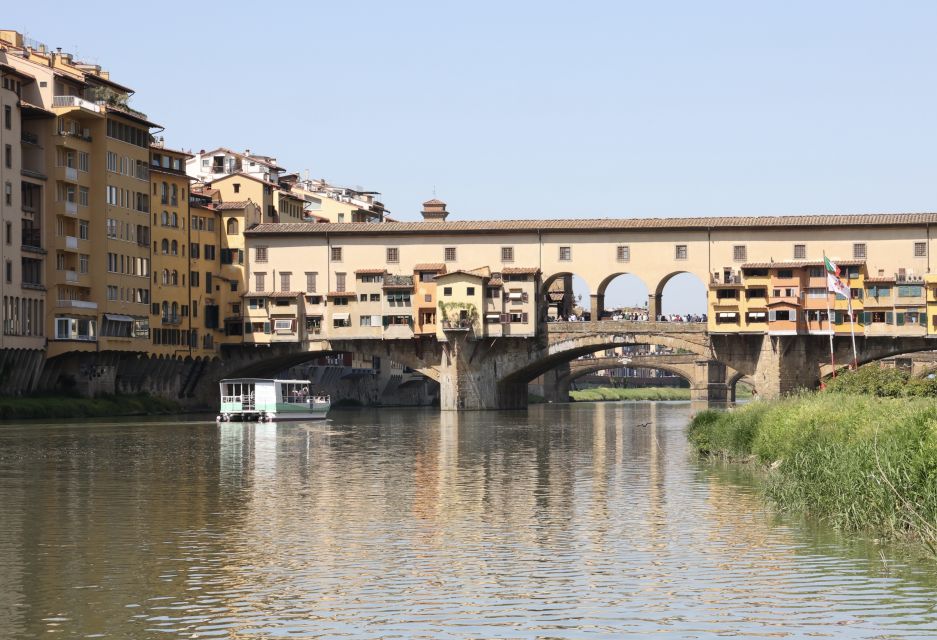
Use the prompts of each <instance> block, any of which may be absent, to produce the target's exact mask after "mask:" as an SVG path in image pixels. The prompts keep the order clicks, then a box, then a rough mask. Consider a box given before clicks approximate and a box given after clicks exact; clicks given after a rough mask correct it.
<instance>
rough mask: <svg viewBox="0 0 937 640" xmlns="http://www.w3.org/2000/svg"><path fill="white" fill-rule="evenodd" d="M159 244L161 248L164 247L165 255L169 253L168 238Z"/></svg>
mask: <svg viewBox="0 0 937 640" xmlns="http://www.w3.org/2000/svg"><path fill="white" fill-rule="evenodd" d="M159 246H160V249H162V251H163V255H166V254H168V253H169V240H167V239H166V238H163V241H162V243H160V245H159Z"/></svg>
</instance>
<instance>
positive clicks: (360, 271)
mask: <svg viewBox="0 0 937 640" xmlns="http://www.w3.org/2000/svg"><path fill="white" fill-rule="evenodd" d="M384 273H387V269H357V270H355V275H359V274H360V275H365V276H376V275H381V274H384Z"/></svg>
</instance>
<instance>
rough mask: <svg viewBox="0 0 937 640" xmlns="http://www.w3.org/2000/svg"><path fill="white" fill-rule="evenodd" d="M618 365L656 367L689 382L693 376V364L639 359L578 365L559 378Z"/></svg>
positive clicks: (579, 376) (569, 378)
mask: <svg viewBox="0 0 937 640" xmlns="http://www.w3.org/2000/svg"><path fill="white" fill-rule="evenodd" d="M620 367H636V368H641V369H657V370H658V371H666V372H667V373H672V374H674V375H675V376H680V377H681V378H683V379H684V380H686V381H687V382H689V383H692V382H693V380H692V377H693V372H692V369H693V365H692V364H687V365H679V364H662V363H654V362H648V360H641V361H638V362H628V363H624V364H623V363H617V364H616V363H613V362H605V363H604V364H596V365H593V366H589V367H578V368H576V369H575V370H571V371H570V373H569V375H568V376H564V377H563V378H561V379H560V380H561V382H573V381H574V380H577V379H579V378H581V377H583V376H587V375H590V374H593V373H597V372H599V371H606V370H608V369H618V368H620Z"/></svg>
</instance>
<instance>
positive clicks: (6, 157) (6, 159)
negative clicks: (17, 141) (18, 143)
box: [3, 144, 13, 169]
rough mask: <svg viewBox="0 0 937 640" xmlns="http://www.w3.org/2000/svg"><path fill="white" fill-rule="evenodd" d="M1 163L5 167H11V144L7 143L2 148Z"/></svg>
mask: <svg viewBox="0 0 937 640" xmlns="http://www.w3.org/2000/svg"><path fill="white" fill-rule="evenodd" d="M3 164H5V165H6V168H7V169H12V168H13V145H10V144H8V145H6V146H5V147H4V148H3Z"/></svg>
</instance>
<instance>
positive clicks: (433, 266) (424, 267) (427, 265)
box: [413, 262, 446, 271]
mask: <svg viewBox="0 0 937 640" xmlns="http://www.w3.org/2000/svg"><path fill="white" fill-rule="evenodd" d="M413 270H414V271H445V270H446V265H444V264H443V263H441V262H421V263H420V264H418V265H416V266H415V267H413Z"/></svg>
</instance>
